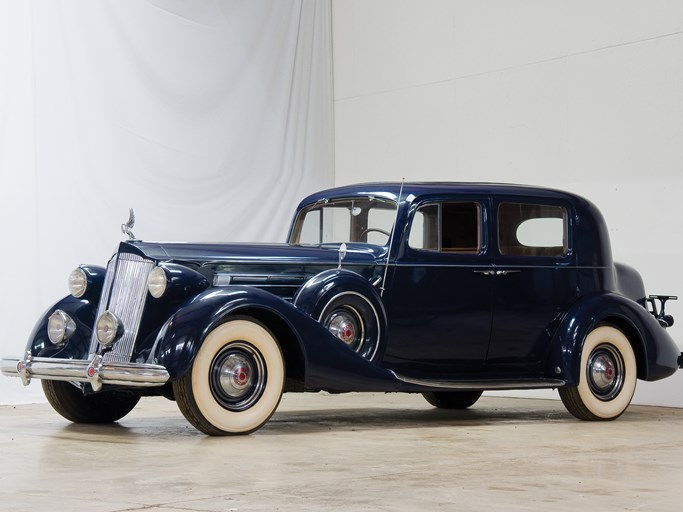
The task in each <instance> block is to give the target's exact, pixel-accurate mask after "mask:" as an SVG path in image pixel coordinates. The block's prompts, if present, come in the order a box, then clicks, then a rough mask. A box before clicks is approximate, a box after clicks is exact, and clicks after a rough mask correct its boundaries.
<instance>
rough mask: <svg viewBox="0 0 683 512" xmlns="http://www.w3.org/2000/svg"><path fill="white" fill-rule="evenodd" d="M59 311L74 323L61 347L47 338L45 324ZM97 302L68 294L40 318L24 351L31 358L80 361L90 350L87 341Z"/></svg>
mask: <svg viewBox="0 0 683 512" xmlns="http://www.w3.org/2000/svg"><path fill="white" fill-rule="evenodd" d="M57 309H61V310H62V311H64V312H65V313H66V314H67V315H69V316H70V317H71V318H72V319H73V320H74V322H76V331H75V332H74V334H73V335H72V336H71V338H69V340H68V341H67V342H66V343H64V344H63V345H54V344H53V343H52V342H51V341H50V340H49V339H48V337H47V322H48V319H49V318H50V315H52V313H54V312H55V311H56V310H57ZM96 313H97V302H96V301H94V300H93V301H91V300H88V299H85V298H81V299H77V298H75V297H72V296H71V295H67V296H66V297H64V298H63V299H62V300H60V301H58V302H56V303H55V304H53V305H52V306H50V307H49V308H47V310H46V311H45V312H44V313H43V314H42V315H41V317H40V319H39V320H38V321H37V322H36V324H35V326H34V327H33V331H32V332H31V335H30V336H29V339H28V344H27V345H26V351H27V352H31V355H32V356H40V357H59V358H64V359H82V358H85V357H86V356H87V355H88V352H89V350H90V338H91V335H92V328H93V325H94V324H95V315H96Z"/></svg>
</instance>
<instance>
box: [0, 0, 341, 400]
mask: <svg viewBox="0 0 683 512" xmlns="http://www.w3.org/2000/svg"><path fill="white" fill-rule="evenodd" d="M330 29H331V27H330V2H329V0H286V1H285V0H278V1H277V2H274V1H270V0H257V1H250V2H243V1H239V0H228V1H222V2H183V1H176V0H150V1H145V2H142V1H136V2H132V1H127V2H121V1H114V0H99V1H97V2H89V1H78V0H63V1H56V0H41V1H36V0H31V1H26V2H20V1H12V0H0V219H2V236H1V240H0V244H1V246H0V269H2V287H1V288H0V290H1V291H2V293H0V325H2V326H3V333H2V336H0V355H19V354H21V352H22V351H23V349H24V346H25V344H26V340H27V339H28V336H29V334H30V332H31V329H32V328H33V325H34V323H35V322H36V320H37V319H38V317H39V315H40V314H41V313H42V312H43V311H44V310H45V309H47V308H48V307H49V306H50V305H51V304H52V303H53V302H55V301H56V300H57V299H59V298H60V297H62V296H64V295H66V293H67V292H66V278H67V276H68V273H69V272H70V271H71V270H72V269H73V268H75V267H76V266H77V265H78V264H80V263H95V264H105V263H106V261H107V259H108V258H109V257H110V255H111V253H112V251H113V250H114V249H115V247H116V245H117V244H118V242H119V241H120V240H121V239H123V238H124V235H123V234H122V233H121V231H120V229H119V226H120V225H121V223H122V222H124V221H125V220H126V218H127V215H128V208H129V207H134V208H135V213H136V216H137V224H136V226H135V229H134V232H135V234H136V235H137V236H138V237H141V238H144V239H146V240H199V241H201V240H204V241H226V242H231V241H247V240H249V241H284V239H285V236H286V234H287V228H288V224H289V221H290V217H291V214H292V212H293V210H294V207H295V205H296V204H297V203H298V202H299V201H300V200H301V198H302V197H303V196H305V195H306V194H308V193H311V192H313V191H315V190H317V189H320V188H324V187H329V186H331V185H332V184H333V180H334V169H333V165H334V160H333V159H334V157H333V121H332V114H333V112H332V69H331V35H330ZM34 400H42V393H41V391H40V385H39V383H38V382H35V383H33V384H32V385H31V386H29V387H28V388H23V387H22V386H21V384H20V382H19V380H12V379H8V378H5V377H2V378H0V404H6V403H17V402H28V401H34Z"/></svg>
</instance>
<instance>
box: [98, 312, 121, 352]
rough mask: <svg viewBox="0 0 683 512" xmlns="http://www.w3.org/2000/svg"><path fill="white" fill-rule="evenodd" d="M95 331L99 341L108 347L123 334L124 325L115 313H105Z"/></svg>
mask: <svg viewBox="0 0 683 512" xmlns="http://www.w3.org/2000/svg"><path fill="white" fill-rule="evenodd" d="M95 331H96V335H97V339H98V341H99V342H100V343H101V344H102V345H104V346H105V347H108V346H110V345H111V344H112V343H114V342H115V341H116V340H117V339H119V338H120V337H121V335H122V334H123V324H122V323H121V321H120V320H119V319H118V317H117V316H116V315H115V314H114V313H112V312H111V311H105V312H104V313H102V315H100V317H99V318H98V319H97V323H96V324H95Z"/></svg>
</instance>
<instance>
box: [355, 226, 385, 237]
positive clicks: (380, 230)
mask: <svg viewBox="0 0 683 512" xmlns="http://www.w3.org/2000/svg"><path fill="white" fill-rule="evenodd" d="M372 231H376V232H377V233H382V234H383V235H386V236H387V238H388V237H390V236H391V233H389V232H388V231H385V230H384V229H380V228H367V229H364V230H363V231H361V233H360V236H361V238H362V237H363V236H365V235H367V234H368V233H371V232H372Z"/></svg>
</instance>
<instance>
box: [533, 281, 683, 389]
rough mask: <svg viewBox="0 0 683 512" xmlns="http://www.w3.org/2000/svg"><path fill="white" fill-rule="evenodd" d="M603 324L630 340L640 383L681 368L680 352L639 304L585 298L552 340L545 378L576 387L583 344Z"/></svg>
mask: <svg viewBox="0 0 683 512" xmlns="http://www.w3.org/2000/svg"><path fill="white" fill-rule="evenodd" d="M600 323H611V324H613V325H615V326H616V327H618V328H619V329H621V330H622V331H623V332H624V334H625V335H626V337H627V338H628V339H629V341H630V342H631V345H632V346H633V351H634V353H635V356H636V360H637V361H638V378H639V379H642V380H659V379H663V378H664V377H668V376H669V375H671V374H672V373H674V372H675V371H676V369H677V368H678V364H677V360H678V356H679V355H680V350H679V349H678V347H677V346H676V343H675V342H674V341H673V339H671V337H670V336H669V334H668V333H667V332H666V330H664V328H662V327H661V326H660V325H659V323H658V322H657V320H656V319H655V317H654V316H652V314H650V312H649V311H647V309H645V308H644V307H643V306H641V305H640V304H638V303H637V302H634V301H632V300H630V299H628V298H626V297H623V296H621V295H618V294H614V293H604V294H595V295H590V296H588V297H585V298H584V299H582V300H580V301H579V302H577V303H576V304H574V306H573V307H572V308H571V309H570V310H569V311H568V312H567V314H566V315H565V316H564V317H563V319H562V322H561V323H560V327H559V328H558V329H557V331H556V332H555V334H554V336H553V338H552V342H551V347H550V352H549V355H548V359H547V365H546V368H545V374H546V377H548V378H560V379H563V380H564V381H565V382H566V384H567V385H568V386H577V385H578V383H579V372H580V363H581V350H582V348H583V343H584V340H585V339H586V336H588V333H590V332H591V331H592V330H593V329H594V328H595V327H597V326H598V325H599V324H600Z"/></svg>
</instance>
